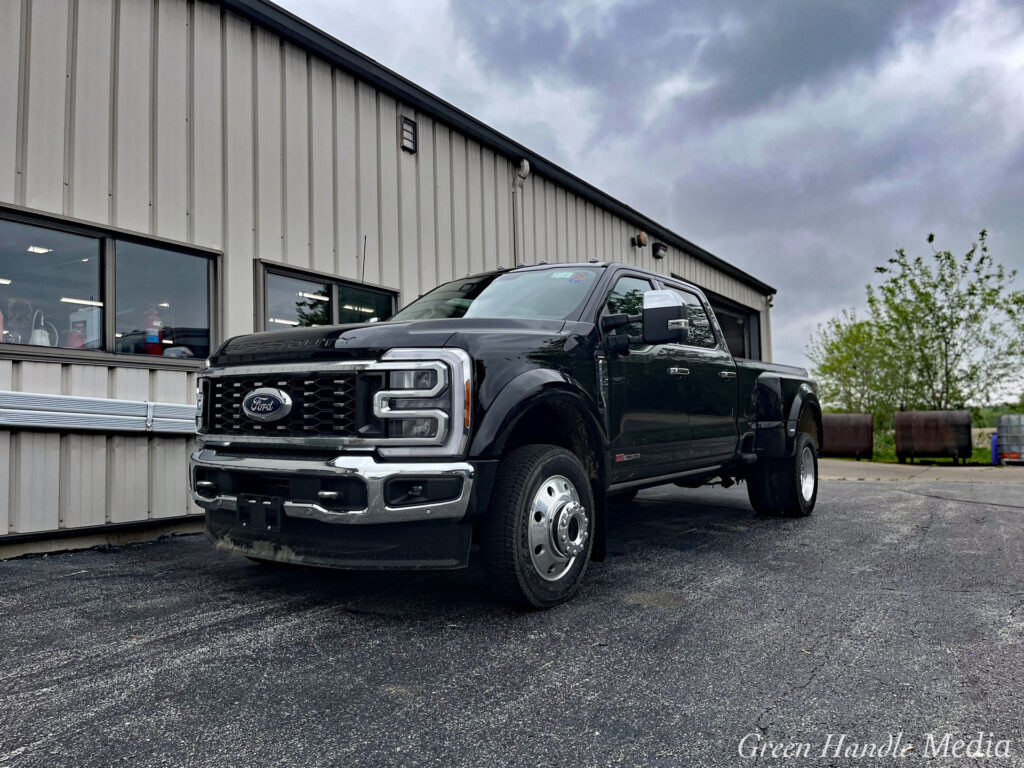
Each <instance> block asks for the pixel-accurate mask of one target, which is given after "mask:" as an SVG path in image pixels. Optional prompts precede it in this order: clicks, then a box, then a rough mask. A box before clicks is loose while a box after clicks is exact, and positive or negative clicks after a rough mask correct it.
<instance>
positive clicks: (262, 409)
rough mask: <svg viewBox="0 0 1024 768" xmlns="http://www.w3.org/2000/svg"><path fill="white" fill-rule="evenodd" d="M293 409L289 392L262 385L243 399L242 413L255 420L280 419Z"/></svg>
mask: <svg viewBox="0 0 1024 768" xmlns="http://www.w3.org/2000/svg"><path fill="white" fill-rule="evenodd" d="M291 409H292V399H291V398H290V397H288V393H287V392H283V391H282V390H280V389H274V388H273V387H260V388H259V389H254V390H253V391H252V392H250V393H249V394H247V395H246V396H245V398H243V400H242V413H244V414H245V415H246V416H248V417H249V418H250V419H252V420H253V421H279V420H281V419H283V418H284V417H285V416H287V415H288V413H289V412H290V411H291Z"/></svg>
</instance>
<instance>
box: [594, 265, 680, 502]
mask: <svg viewBox="0 0 1024 768" xmlns="http://www.w3.org/2000/svg"><path fill="white" fill-rule="evenodd" d="M653 288H654V285H653V284H652V281H651V280H650V279H648V278H647V277H644V276H641V275H635V274H630V273H628V272H625V273H620V274H618V275H616V276H615V278H614V280H613V282H612V287H611V290H610V291H609V293H608V296H607V298H606V300H605V303H604V305H603V308H602V310H601V315H602V316H603V315H605V314H617V313H625V314H631V315H636V314H640V313H641V311H642V309H643V294H644V293H645V292H646V291H650V290H653ZM599 322H600V320H599ZM614 333H628V334H629V335H631V336H640V335H642V329H641V327H640V324H636V325H635V326H627V327H625V328H620V329H618V330H616V331H614ZM607 365H608V431H609V435H608V436H609V439H610V441H611V452H612V463H611V478H610V479H611V482H613V483H615V482H624V481H626V480H632V479H637V478H641V477H651V476H654V475H659V474H665V473H668V472H671V471H673V470H676V469H678V468H679V466H680V464H681V463H683V462H684V461H685V457H684V456H683V455H682V453H681V451H682V449H683V448H684V446H685V445H686V444H687V439H688V437H689V435H688V431H687V429H688V427H687V409H686V379H687V377H686V374H685V367H686V355H685V351H684V350H682V349H680V348H678V347H676V345H673V344H658V345H646V344H633V345H631V346H630V351H629V354H628V355H620V354H615V353H609V354H608V355H607Z"/></svg>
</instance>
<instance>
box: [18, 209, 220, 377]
mask: <svg viewBox="0 0 1024 768" xmlns="http://www.w3.org/2000/svg"><path fill="white" fill-rule="evenodd" d="M212 269H213V261H212V259H209V258H207V257H205V256H199V255H196V254H192V253H186V252H184V251H181V250H177V249H171V248H165V247H160V246H157V245H149V244H142V243H138V242H134V241H129V240H120V239H117V240H115V239H114V238H112V237H109V236H106V235H104V234H103V233H101V232H93V231H92V230H90V229H83V230H81V231H75V232H70V231H66V230H64V229H59V228H56V227H51V226H39V225H37V224H35V223H31V222H29V221H25V220H23V219H19V220H12V219H5V218H0V342H2V343H3V344H4V345H16V344H21V345H29V346H33V347H60V348H64V349H92V350H98V351H106V352H117V353H128V354H144V355H154V356H160V357H163V358H205V357H206V356H207V355H209V353H210V318H211V311H210V306H211V298H210V297H211V291H210V286H211V283H212ZM0 348H3V347H0Z"/></svg>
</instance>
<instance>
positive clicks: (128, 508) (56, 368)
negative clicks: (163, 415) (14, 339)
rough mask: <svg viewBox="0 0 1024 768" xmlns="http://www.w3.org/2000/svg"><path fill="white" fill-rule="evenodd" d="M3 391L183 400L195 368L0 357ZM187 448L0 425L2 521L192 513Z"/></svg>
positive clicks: (27, 529) (153, 440)
mask: <svg viewBox="0 0 1024 768" xmlns="http://www.w3.org/2000/svg"><path fill="white" fill-rule="evenodd" d="M0 389H10V390H14V391H21V392H37V393H44V394H59V395H75V396H79V397H116V398H120V399H125V400H151V401H160V402H168V403H189V402H192V401H193V399H194V397H193V393H194V392H195V374H194V373H191V372H185V371H166V370H153V371H150V370H145V369H141V368H118V367H113V366H93V365H72V364H62V363H42V362H29V361H11V360H0ZM191 450H192V440H191V438H186V437H173V436H163V437H150V436H137V437H136V436H112V435H94V434H63V433H57V432H52V433H43V432H30V431H25V432H22V431H14V432H9V431H2V432H0V488H4V489H6V491H5V492H2V493H0V520H6V521H7V525H6V532H7V533H33V532H37V531H48V530H56V529H62V528H76V527H81V526H91V525H102V524H104V523H117V522H133V521H137V520H146V519H151V518H158V517H174V516H179V515H185V514H199V513H201V511H202V510H200V509H199V508H198V507H196V506H195V505H194V504H192V502H191V500H190V499H189V498H188V495H187V492H186V491H187V482H188V474H187V460H188V454H189V452H190V451H191ZM0 539H2V537H0Z"/></svg>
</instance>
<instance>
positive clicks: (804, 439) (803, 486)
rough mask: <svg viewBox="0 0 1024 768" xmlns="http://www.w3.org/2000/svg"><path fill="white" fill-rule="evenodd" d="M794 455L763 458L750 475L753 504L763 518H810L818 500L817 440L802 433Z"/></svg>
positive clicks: (750, 491) (797, 439)
mask: <svg viewBox="0 0 1024 768" xmlns="http://www.w3.org/2000/svg"><path fill="white" fill-rule="evenodd" d="M793 448H794V450H793V455H792V456H789V457H786V458H782V459H761V460H759V461H758V462H757V464H755V465H754V466H753V467H752V468H751V471H750V474H749V475H748V476H747V496H748V498H749V499H750V505H751V506H752V507H753V508H754V510H755V511H756V512H758V513H759V514H762V515H777V514H783V515H788V516H791V517H806V516H807V515H809V514H811V513H812V512H813V511H814V505H815V502H817V500H818V448H817V446H816V445H815V443H814V438H813V437H811V436H810V435H809V434H807V433H806V432H798V433H797V436H796V440H795V442H794V446H793Z"/></svg>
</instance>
